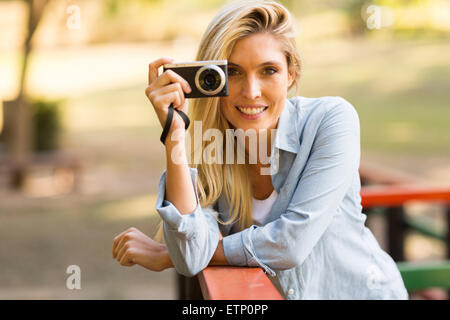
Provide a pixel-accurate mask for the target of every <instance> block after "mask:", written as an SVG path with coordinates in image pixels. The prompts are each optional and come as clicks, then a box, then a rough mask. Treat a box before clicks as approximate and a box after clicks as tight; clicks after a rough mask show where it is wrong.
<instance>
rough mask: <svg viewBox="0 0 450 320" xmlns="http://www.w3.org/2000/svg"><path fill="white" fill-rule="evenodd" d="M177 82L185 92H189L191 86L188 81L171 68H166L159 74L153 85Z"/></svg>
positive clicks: (160, 85)
mask: <svg viewBox="0 0 450 320" xmlns="http://www.w3.org/2000/svg"><path fill="white" fill-rule="evenodd" d="M175 82H178V83H180V84H181V87H182V88H183V91H184V92H186V93H190V92H191V87H190V86H189V83H188V82H187V81H186V80H185V79H184V78H183V77H182V76H180V75H179V74H178V73H175V72H174V71H172V70H166V71H165V72H164V73H163V74H162V75H161V76H159V77H158V78H157V79H156V80H155V86H156V87H163V86H165V85H167V84H169V83H175Z"/></svg>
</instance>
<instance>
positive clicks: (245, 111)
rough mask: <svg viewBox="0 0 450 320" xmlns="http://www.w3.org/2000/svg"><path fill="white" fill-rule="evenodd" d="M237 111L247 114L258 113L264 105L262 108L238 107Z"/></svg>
mask: <svg viewBox="0 0 450 320" xmlns="http://www.w3.org/2000/svg"><path fill="white" fill-rule="evenodd" d="M237 108H238V109H239V111H241V112H242V113H245V114H248V115H253V114H258V113H261V112H263V111H264V109H265V107H262V108H239V107H237Z"/></svg>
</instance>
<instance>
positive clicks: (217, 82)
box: [195, 64, 226, 96]
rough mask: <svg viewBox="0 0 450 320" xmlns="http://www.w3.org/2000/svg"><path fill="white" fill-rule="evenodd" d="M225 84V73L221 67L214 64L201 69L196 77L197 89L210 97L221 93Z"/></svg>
mask: <svg viewBox="0 0 450 320" xmlns="http://www.w3.org/2000/svg"><path fill="white" fill-rule="evenodd" d="M225 82H226V78H225V73H224V72H223V70H222V69H221V68H220V67H218V66H216V65H213V64H210V65H206V66H203V67H201V68H200V69H199V70H198V71H197V74H196V76H195V84H196V86H197V89H198V90H199V91H200V92H201V93H203V94H204V95H208V96H212V95H215V94H217V93H219V92H220V91H221V90H222V89H223V87H224V85H225Z"/></svg>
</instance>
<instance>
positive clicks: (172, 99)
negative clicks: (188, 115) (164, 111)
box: [154, 91, 181, 107]
mask: <svg viewBox="0 0 450 320" xmlns="http://www.w3.org/2000/svg"><path fill="white" fill-rule="evenodd" d="M154 103H155V104H162V105H164V106H166V107H169V105H170V104H171V103H173V105H174V106H178V105H180V103H181V97H180V94H179V92H178V91H172V92H169V93H167V94H165V95H162V96H158V97H157V98H155V99H154Z"/></svg>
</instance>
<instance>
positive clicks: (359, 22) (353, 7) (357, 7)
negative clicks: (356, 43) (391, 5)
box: [344, 0, 368, 36]
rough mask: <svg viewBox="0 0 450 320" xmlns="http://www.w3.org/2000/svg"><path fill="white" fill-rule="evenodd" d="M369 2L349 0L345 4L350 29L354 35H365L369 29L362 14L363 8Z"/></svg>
mask: <svg viewBox="0 0 450 320" xmlns="http://www.w3.org/2000/svg"><path fill="white" fill-rule="evenodd" d="M367 2H368V1H367V0H349V1H348V2H347V3H346V4H345V5H344V11H345V13H346V15H347V19H348V24H349V26H350V31H351V33H352V35H354V36H360V35H364V33H365V32H366V31H367V28H366V23H365V21H364V20H363V18H362V16H361V10H362V8H363V7H364V6H365V4H366V3H367Z"/></svg>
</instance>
